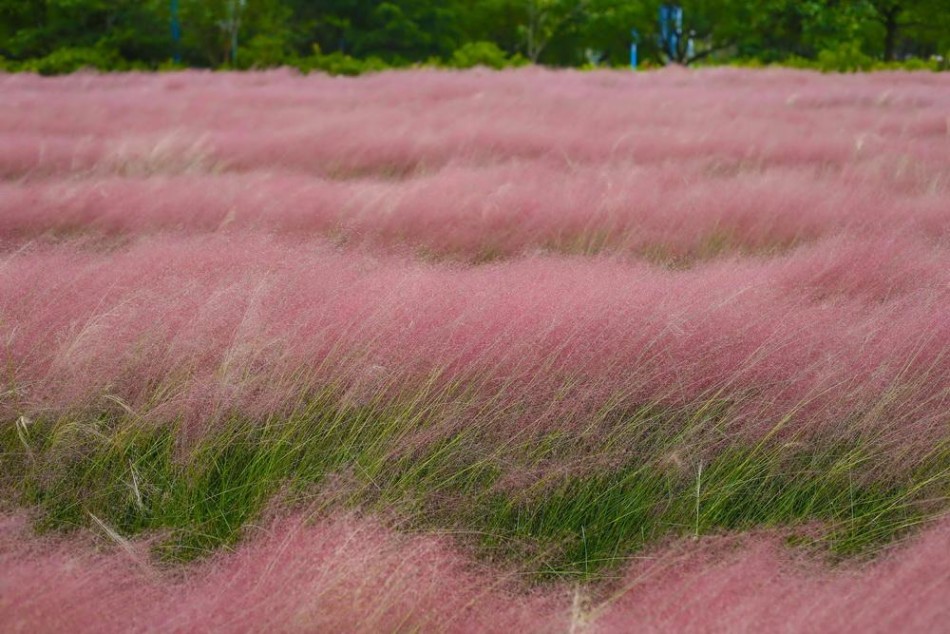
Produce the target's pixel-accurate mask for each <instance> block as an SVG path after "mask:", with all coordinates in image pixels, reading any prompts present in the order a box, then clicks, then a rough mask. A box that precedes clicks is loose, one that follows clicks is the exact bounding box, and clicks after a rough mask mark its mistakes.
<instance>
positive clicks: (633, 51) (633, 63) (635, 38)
mask: <svg viewBox="0 0 950 634" xmlns="http://www.w3.org/2000/svg"><path fill="white" fill-rule="evenodd" d="M630 35H631V38H630V68H632V69H633V70H636V69H637V44H638V43H639V42H640V33H639V32H638V31H637V30H636V29H633V30H632V31H630Z"/></svg>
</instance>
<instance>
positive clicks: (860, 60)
mask: <svg viewBox="0 0 950 634" xmlns="http://www.w3.org/2000/svg"><path fill="white" fill-rule="evenodd" d="M817 68H818V70H820V71H822V72H825V73H828V72H839V73H846V72H847V73H854V72H858V71H868V70H871V69H873V68H874V59H873V58H872V57H869V56H868V55H865V54H864V53H863V52H861V47H860V45H859V44H858V43H857V42H846V43H843V44H840V45H838V46H837V47H836V48H834V49H831V50H824V51H821V52H820V53H818V61H817Z"/></svg>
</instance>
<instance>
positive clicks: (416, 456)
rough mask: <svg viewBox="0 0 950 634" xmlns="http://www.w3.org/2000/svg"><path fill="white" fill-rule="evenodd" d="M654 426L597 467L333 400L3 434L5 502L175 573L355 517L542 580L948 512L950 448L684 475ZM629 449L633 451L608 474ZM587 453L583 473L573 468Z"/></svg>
mask: <svg viewBox="0 0 950 634" xmlns="http://www.w3.org/2000/svg"><path fill="white" fill-rule="evenodd" d="M712 409H716V408H712ZM656 415H657V414H656V411H655V410H652V409H650V408H644V409H643V410H642V411H641V412H639V413H632V414H630V415H629V416H628V417H626V418H623V419H622V420H615V421H613V423H612V425H613V430H612V432H611V434H610V435H609V436H608V437H605V438H603V439H602V440H601V441H600V442H599V443H588V445H587V446H586V447H584V449H583V451H580V450H578V447H579V444H580V442H581V440H582V439H580V440H579V439H578V438H577V437H572V436H571V435H569V434H565V433H560V434H558V433H555V432H550V433H548V434H544V435H541V436H533V437H531V438H528V439H522V440H520V441H518V442H514V441H512V442H511V443H509V444H499V443H497V442H492V441H490V439H487V438H485V437H484V434H483V432H482V431H480V430H479V428H478V427H477V426H473V427H472V428H471V429H463V430H461V431H456V432H454V433H450V434H444V435H442V436H441V437H440V436H435V437H434V439H433V440H432V441H430V442H427V443H421V444H420V443H415V444H413V443H411V442H409V440H410V439H411V438H413V434H417V433H419V432H420V431H424V430H426V429H427V426H431V425H432V424H433V421H431V420H427V418H426V415H425V413H424V412H420V411H414V410H413V409H412V408H403V409H397V408H384V407H372V406H366V407H342V406H339V405H338V404H334V403H332V402H330V401H325V400H319V399H318V400H316V401H314V402H313V403H311V404H310V405H309V406H308V407H306V408H305V409H303V410H301V411H300V412H298V413H296V414H294V415H291V416H287V417H285V418H282V419H277V418H275V419H272V420H268V421H264V422H253V421H247V420H243V419H241V418H239V417H235V418H234V419H233V420H231V421H230V422H228V423H226V424H224V425H222V426H221V427H219V428H217V429H216V431H213V432H210V433H208V434H206V435H205V436H203V437H202V438H201V439H200V440H198V441H196V442H195V443H193V444H192V445H190V446H183V445H182V443H181V442H180V440H179V439H180V438H181V437H182V434H181V432H180V430H178V429H176V428H175V427H174V426H154V425H152V426H150V425H146V424H144V423H142V422H141V421H137V420H133V418H134V417H133V416H132V415H131V414H128V415H125V414H122V415H118V416H117V415H114V414H113V415H111V416H107V415H102V416H99V417H93V418H64V419H60V420H55V421H37V422H33V423H30V424H25V423H18V424H16V425H6V426H4V427H3V431H2V433H0V451H2V454H0V488H2V489H3V491H4V497H5V499H8V500H10V501H12V502H13V503H15V504H17V505H27V506H31V507H34V508H36V509H38V511H39V513H38V515H37V518H38V526H39V527H40V528H42V529H46V530H53V529H56V530H64V529H65V530H68V529H70V528H76V527H88V526H93V525H95V524H97V523H99V522H102V523H104V524H105V525H107V526H108V527H110V528H111V530H113V531H114V532H115V533H117V534H118V535H122V536H123V537H132V536H136V535H142V534H153V533H155V534H158V535H160V536H161V538H160V539H158V540H157V546H156V549H157V551H158V552H159V553H160V554H161V556H162V557H164V558H166V559H168V560H170V561H184V560H190V559H194V558H196V557H200V556H202V555H204V554H207V553H209V552H211V551H213V550H215V549H217V548H220V547H227V546H229V545H232V544H234V543H235V542H236V541H238V540H239V539H240V538H241V536H242V534H243V532H244V529H246V528H247V527H248V526H249V525H250V524H251V523H253V522H255V521H256V520H258V519H259V518H261V516H262V514H263V513H264V512H265V510H266V509H267V508H268V506H269V505H272V506H275V507H277V508H283V509H284V510H288V509H293V508H298V509H299V508H305V509H307V510H308V511H311V512H315V513H329V512H331V511H332V510H334V509H339V508H348V509H354V508H355V509H360V510H363V511H366V512H371V513H376V514H379V515H382V516H388V517H394V518H398V519H399V522H400V524H401V526H403V527H409V528H411V529H416V530H437V531H451V532H453V533H456V534H458V535H460V536H461V537H460V539H461V541H462V543H464V544H468V545H469V546H470V547H471V548H472V549H473V550H474V551H475V552H476V553H479V554H480V555H481V556H483V557H486V558H489V559H492V560H496V561H503V562H505V563H510V564H515V565H521V566H525V567H527V568H528V569H529V570H531V571H532V572H534V573H535V574H536V575H537V576H538V577H539V578H547V577H563V576H568V575H569V576H572V577H577V578H602V577H604V576H607V575H609V574H610V573H611V570H612V569H616V568H617V566H618V565H619V564H620V563H622V562H624V561H626V560H627V559H629V558H630V557H631V556H633V555H635V554H636V553H637V552H638V551H640V550H642V549H643V548H645V547H647V546H649V545H650V544H653V543H656V542H657V541H659V540H662V539H666V538H669V537H673V536H700V535H704V534H708V533H713V532H717V531H724V530H743V529H749V528H755V527H786V526H803V525H806V524H809V525H810V524H813V523H817V525H818V526H820V529H819V530H818V531H817V532H816V531H814V530H810V533H809V534H810V535H811V536H810V537H808V538H807V540H806V541H807V542H808V543H810V544H812V545H822V546H824V547H825V549H824V552H827V553H831V554H833V555H837V556H850V555H856V554H863V553H868V552H873V551H874V550H875V549H877V548H879V547H881V546H882V545H884V544H886V543H887V542H889V541H890V540H892V539H893V538H894V537H895V536H896V535H899V534H900V533H902V532H903V531H905V530H907V529H908V528H910V527H912V526H914V525H917V524H919V523H922V522H924V521H926V520H927V519H929V518H932V517H934V516H935V515H937V514H940V513H942V512H944V511H945V509H946V507H947V501H948V499H950V496H948V494H950V452H948V451H947V447H940V448H936V449H935V450H934V451H933V452H932V453H931V454H930V455H926V456H918V457H917V458H916V459H915V460H914V462H913V464H910V465H909V466H908V467H907V468H906V469H904V470H903V472H901V473H897V474H895V473H890V474H886V475H885V474H879V473H876V471H875V468H874V465H875V462H876V460H875V455H874V454H873V453H870V451H869V449H868V447H870V446H871V445H870V444H868V443H866V442H863V441H860V440H855V441H854V443H852V444H851V445H849V446H846V445H845V444H842V443H841V442H838V443H836V444H835V445H834V446H828V447H821V448H817V447H815V446H814V444H812V445H811V446H809V445H806V444H803V443H785V444H779V443H777V442H768V441H763V442H762V443H760V444H758V445H744V446H727V447H725V448H720V449H719V450H718V451H715V452H711V453H707V454H702V453H695V452H694V453H693V454H691V455H695V456H703V455H704V456H705V457H704V458H699V457H696V458H690V459H683V458H680V457H678V456H681V455H686V452H685V451H684V447H683V444H684V443H687V442H692V441H695V437H693V440H692V441H690V440H689V435H680V436H678V437H676V438H669V439H662V438H661V437H660V433H659V432H660V431H661V430H662V429H664V427H663V425H657V426H656V428H655V430H654V432H652V433H646V434H645V432H644V430H643V427H644V424H645V421H651V420H653V418H654V417H655V416H656ZM721 415H722V413H721V412H719V413H718V414H717V416H721ZM632 439H636V440H632ZM620 442H631V443H635V445H636V446H635V451H630V452H628V453H626V454H618V453H616V452H615V453H614V454H613V455H615V456H621V458H619V459H614V460H610V461H604V460H598V456H600V455H602V454H603V453H604V452H605V451H606V449H607V448H608V447H611V446H615V445H617V444H618V443H620ZM572 450H573V454H578V453H580V454H586V460H580V461H578V462H576V464H573V465H572V464H570V463H568V462H567V457H568V456H571V455H572ZM798 541H802V539H801V538H799V539H798Z"/></svg>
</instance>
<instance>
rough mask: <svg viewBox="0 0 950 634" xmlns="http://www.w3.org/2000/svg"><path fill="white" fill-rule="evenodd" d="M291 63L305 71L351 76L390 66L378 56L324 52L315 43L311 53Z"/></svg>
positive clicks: (378, 70)
mask: <svg viewBox="0 0 950 634" xmlns="http://www.w3.org/2000/svg"><path fill="white" fill-rule="evenodd" d="M293 65H294V66H296V67H297V68H298V69H300V70H301V71H303V72H305V73H310V72H313V71H320V72H324V73H327V74H328V75H347V76H351V77H353V76H356V75H362V74H364V73H375V72H380V71H384V70H387V69H389V68H391V66H390V65H389V64H387V63H386V62H384V61H383V60H381V59H380V58H378V57H367V58H366V59H359V58H356V57H352V56H350V55H347V54H346V53H341V52H339V51H334V52H333V53H327V54H324V53H322V52H321V51H320V47H318V46H316V45H314V47H313V55H309V56H307V57H303V58H300V59H298V60H296V61H295V62H294V63H293Z"/></svg>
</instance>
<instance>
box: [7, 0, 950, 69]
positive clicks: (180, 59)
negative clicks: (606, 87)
mask: <svg viewBox="0 0 950 634" xmlns="http://www.w3.org/2000/svg"><path fill="white" fill-rule="evenodd" d="M663 4H667V5H670V4H672V3H668V2H666V3H664V2H663V0H630V1H624V0H440V1H439V2H431V1H429V0H388V1H379V0H0V68H5V69H7V70H34V71H38V72H45V73H57V72H69V71H71V70H75V69H76V68H80V67H85V66H91V67H95V68H99V69H102V70H109V69H155V68H168V67H186V66H187V67H207V68H221V67H230V68H268V67H274V66H281V65H290V66H296V67H298V68H301V69H303V70H325V71H328V72H335V73H344V74H357V73H360V72H364V71H367V70H377V69H382V68H388V67H401V66H409V65H413V64H420V63H422V64H431V65H444V66H453V67H469V66H473V65H476V64H483V65H486V66H492V67H496V68H498V67H502V66H507V65H514V64H523V63H538V64H545V65H550V66H562V67H566V66H581V67H583V66H588V67H590V66H624V65H627V64H629V60H630V46H631V44H632V43H634V42H636V44H637V52H638V58H639V60H640V62H641V63H642V64H643V65H647V66H649V65H660V64H666V63H671V62H676V63H682V64H687V65H695V64H702V63H736V64H770V63H782V64H789V65H793V66H796V65H797V66H816V67H819V68H823V69H826V70H864V69H869V68H874V67H880V66H884V67H887V66H889V65H890V66H893V65H897V64H900V65H902V66H904V67H907V66H909V67H918V66H919V67H933V68H938V67H939V68H945V67H946V64H947V62H946V57H947V56H948V52H950V8H948V6H947V4H946V0H850V1H849V0H759V1H753V0H682V1H680V2H677V3H675V4H676V5H677V6H679V7H681V8H682V10H683V14H682V15H683V17H682V22H681V24H679V25H677V28H678V29H679V30H680V32H681V34H682V38H681V42H683V43H686V42H689V44H690V45H689V46H685V45H684V46H680V47H678V48H676V49H673V50H671V49H670V47H666V46H664V45H663V43H662V42H661V41H660V33H661V27H660V20H659V19H658V15H659V12H660V7H661V5H663ZM908 60H909V61H908Z"/></svg>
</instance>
